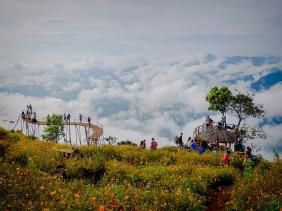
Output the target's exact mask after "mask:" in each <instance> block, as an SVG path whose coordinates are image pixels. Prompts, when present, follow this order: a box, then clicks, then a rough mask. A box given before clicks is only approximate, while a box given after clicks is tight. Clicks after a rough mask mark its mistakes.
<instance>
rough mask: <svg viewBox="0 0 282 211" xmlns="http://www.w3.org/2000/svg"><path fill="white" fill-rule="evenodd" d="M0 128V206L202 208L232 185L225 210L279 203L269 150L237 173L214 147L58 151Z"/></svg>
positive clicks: (276, 170)
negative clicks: (71, 154)
mask: <svg viewBox="0 0 282 211" xmlns="http://www.w3.org/2000/svg"><path fill="white" fill-rule="evenodd" d="M1 130H2V129H0V132H1ZM1 134H4V135H3V136H1V137H0V145H2V144H3V142H5V143H6V144H7V143H8V145H9V146H8V148H7V147H6V148H5V152H4V153H3V154H2V156H1V157H0V165H1V168H0V210H45V211H48V210H205V209H206V207H207V205H208V198H209V196H210V194H211V193H212V192H213V191H215V190H217V188H219V187H221V186H230V187H231V188H232V190H233V191H232V192H231V194H232V200H231V201H229V202H227V204H226V207H227V208H228V210H277V209H278V210H279V207H281V203H282V192H281V186H282V179H281V175H282V168H281V166H282V165H281V160H279V158H277V156H276V161H275V162H273V163H270V162H266V161H261V162H260V163H259V164H258V165H257V166H256V167H254V169H250V170H249V172H248V176H244V177H242V175H247V174H244V171H245V170H244V168H242V158H241V157H240V156H239V155H231V165H230V166H229V167H223V164H222V161H221V157H222V154H221V153H219V154H212V153H210V152H207V153H204V154H202V155H200V154H198V153H196V152H188V151H186V150H180V149H178V148H177V147H164V148H162V149H160V150H156V151H150V150H144V149H141V148H139V147H135V146H130V145H120V146H112V145H106V146H101V147H94V146H90V147H86V146H84V147H79V151H80V153H81V154H82V158H80V159H77V158H70V159H65V158H62V157H61V156H60V154H59V153H58V149H61V148H70V147H71V146H68V145H61V144H57V143H55V142H41V141H36V140H30V139H28V138H27V137H26V136H24V135H22V134H21V133H17V132H15V133H11V132H7V131H4V132H3V131H2V132H1ZM10 134H13V135H10ZM10 137H18V138H17V140H18V141H15V140H16V139H15V138H13V141H12V142H11V141H10V140H11V138H10Z"/></svg>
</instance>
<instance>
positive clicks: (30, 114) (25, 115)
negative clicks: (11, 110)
mask: <svg viewBox="0 0 282 211" xmlns="http://www.w3.org/2000/svg"><path fill="white" fill-rule="evenodd" d="M26 108H27V109H26V112H24V111H22V114H21V116H22V119H24V120H28V121H32V122H37V119H36V112H35V111H32V105H31V104H28V105H26Z"/></svg>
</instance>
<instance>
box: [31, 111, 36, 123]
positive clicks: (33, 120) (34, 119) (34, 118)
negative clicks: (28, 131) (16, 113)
mask: <svg viewBox="0 0 282 211" xmlns="http://www.w3.org/2000/svg"><path fill="white" fill-rule="evenodd" d="M32 122H37V119H36V113H35V112H33V118H32Z"/></svg>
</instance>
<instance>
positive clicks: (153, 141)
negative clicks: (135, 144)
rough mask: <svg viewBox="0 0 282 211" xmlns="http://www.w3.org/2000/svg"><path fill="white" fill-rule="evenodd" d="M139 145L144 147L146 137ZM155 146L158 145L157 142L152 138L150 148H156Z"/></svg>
mask: <svg viewBox="0 0 282 211" xmlns="http://www.w3.org/2000/svg"><path fill="white" fill-rule="evenodd" d="M140 147H141V148H142V149H146V139H144V140H142V141H141V142H140ZM157 147H158V142H157V141H156V140H155V138H152V141H151V146H150V149H151V150H156V149H157Z"/></svg>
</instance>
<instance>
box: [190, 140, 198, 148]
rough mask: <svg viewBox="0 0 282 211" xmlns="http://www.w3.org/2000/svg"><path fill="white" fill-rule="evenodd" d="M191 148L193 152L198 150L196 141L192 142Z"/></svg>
mask: <svg viewBox="0 0 282 211" xmlns="http://www.w3.org/2000/svg"><path fill="white" fill-rule="evenodd" d="M190 147H191V149H192V150H196V148H197V145H196V142H195V141H194V140H192V141H191V145H190Z"/></svg>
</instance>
